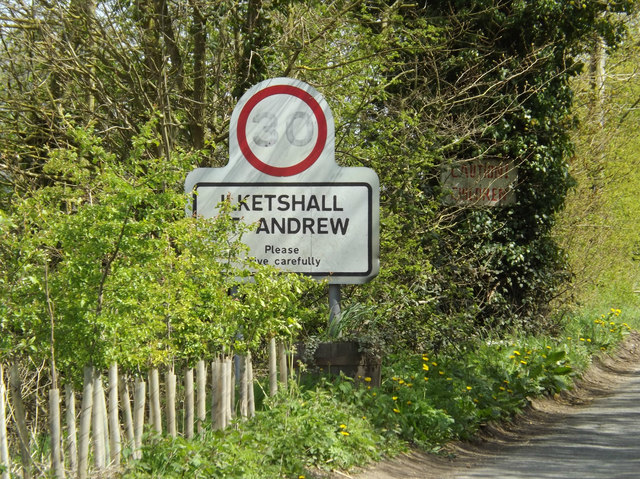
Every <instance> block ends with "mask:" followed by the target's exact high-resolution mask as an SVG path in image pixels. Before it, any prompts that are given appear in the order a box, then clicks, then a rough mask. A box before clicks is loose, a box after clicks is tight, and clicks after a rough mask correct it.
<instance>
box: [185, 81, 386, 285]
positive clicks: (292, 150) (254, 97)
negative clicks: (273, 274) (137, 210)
mask: <svg viewBox="0 0 640 479" xmlns="http://www.w3.org/2000/svg"><path fill="white" fill-rule="evenodd" d="M185 191H187V192H188V193H192V194H193V204H192V205H191V206H190V208H189V211H188V213H189V214H197V215H198V216H202V217H204V218H212V217H215V216H216V215H217V214H218V211H219V205H220V203H221V202H223V201H225V200H227V199H229V200H230V201H231V203H232V205H234V206H235V209H234V211H233V212H232V215H234V216H235V217H236V218H238V219H241V220H242V221H244V222H246V223H248V224H251V225H255V228H253V229H252V231H251V232H250V233H248V234H246V235H245V236H244V237H243V241H244V242H245V244H247V245H248V246H249V251H250V255H251V256H252V257H255V259H256V260H257V261H258V263H261V264H269V265H273V266H276V267H278V268H280V269H282V270H285V271H291V272H296V273H303V274H308V275H312V276H314V277H318V278H327V279H328V281H329V283H330V284H359V283H365V282H367V281H370V280H371V279H372V278H373V277H375V276H376V275H377V274H378V270H379V262H380V259H379V221H380V220H379V203H380V186H379V180H378V176H377V175H376V173H375V172H374V171H373V170H371V169H369V168H360V167H358V168H356V167H350V168H345V167H341V166H339V165H338V164H337V163H336V161H335V126H334V121H333V115H332V114H331V110H330V108H329V106H328V104H327V102H326V101H325V99H324V98H323V97H322V95H321V94H320V93H318V91H316V90H315V89H314V88H313V87H311V86H310V85H307V84H306V83H304V82H301V81H299V80H293V79H290V78H274V79H271V80H265V81H263V82H261V83H259V84H257V85H255V86H254V87H252V88H251V89H250V90H249V91H247V92H246V93H245V94H244V95H243V96H242V98H241V99H240V100H239V102H238V104H237V105H236V107H235V109H234V111H233V114H232V115H231V123H230V127H229V163H228V164H227V165H226V166H224V167H222V168H197V169H195V170H193V171H192V172H191V173H189V175H188V176H187V179H186V181H185Z"/></svg>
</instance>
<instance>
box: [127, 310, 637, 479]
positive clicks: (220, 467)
mask: <svg viewBox="0 0 640 479" xmlns="http://www.w3.org/2000/svg"><path fill="white" fill-rule="evenodd" d="M626 316H627V313H623V312H622V311H621V310H620V309H617V308H611V309H609V310H608V311H606V312H604V314H603V313H599V314H596V313H593V312H583V313H581V314H574V315H571V316H568V317H567V318H566V320H565V325H564V329H563V330H562V334H559V335H557V336H556V337H549V336H540V337H536V336H521V335H517V334H515V335H513V336H512V337H510V338H506V339H504V338H503V339H501V340H494V341H482V342H480V341H478V342H473V343H470V344H469V345H467V346H465V348H463V349H459V350H456V351H455V352H448V353H440V354H437V355H436V354H432V353H431V352H429V351H423V352H421V353H420V354H415V353H413V354H408V353H407V354H397V355H394V356H391V357H388V358H385V367H384V370H383V381H382V384H381V386H380V387H379V388H373V387H370V386H369V385H368V384H369V381H368V378H360V380H359V381H354V380H352V379H350V378H346V377H338V378H333V379H328V378H324V379H322V380H320V381H319V382H317V383H315V384H314V385H313V387H305V386H302V385H300V384H296V383H292V384H291V385H290V387H289V389H288V391H286V392H281V393H280V394H279V395H277V396H276V397H274V398H269V399H267V400H265V401H264V404H263V406H262V408H261V410H260V411H259V412H258V413H257V415H256V418H255V419H253V420H249V421H238V422H236V423H235V424H234V425H233V427H231V428H229V429H228V430H226V431H223V432H220V431H206V432H205V433H204V434H203V435H202V436H200V437H198V438H196V439H195V440H192V441H186V440H184V439H181V438H178V439H174V440H172V439H169V438H157V439H156V440H155V441H149V442H148V443H149V444H150V445H148V446H146V447H145V448H144V450H143V457H142V459H141V460H139V461H137V462H134V463H132V465H131V466H130V468H129V469H128V470H127V471H126V472H125V474H124V476H125V477H132V478H133V477H136V478H137V477H167V478H171V477H190V478H197V477H221V478H222V477H224V478H236V477H237V478H279V477H293V478H311V477H317V476H322V471H327V470H331V469H341V470H348V469H350V468H353V467H355V466H359V465H363V464H366V463H367V462H371V461H375V460H379V459H380V458H382V457H383V456H386V455H393V454H395V453H397V452H398V451H401V450H403V449H406V448H407V447H409V446H418V447H421V448H424V449H427V450H432V451H437V450H438V449H439V448H440V447H441V446H443V445H444V444H445V443H446V442H448V441H450V440H454V439H460V438H467V437H470V436H471V435H473V434H474V433H475V432H476V431H477V430H478V428H479V427H481V426H482V425H483V424H486V423H487V422H489V421H494V420H500V419H503V418H508V417H510V416H512V415H513V414H516V413H518V412H519V411H521V410H522V409H523V408H524V407H525V406H526V405H527V404H528V403H529V401H530V399H531V398H533V397H536V396H539V395H543V394H553V393H556V392H559V391H562V390H564V389H567V388H570V387H571V384H572V382H573V380H574V379H575V378H576V377H577V376H579V375H580V373H581V372H582V371H583V370H584V368H585V367H586V366H587V365H588V364H589V362H590V361H591V358H592V357H593V356H594V355H596V354H599V353H601V352H606V351H610V350H612V348H614V347H615V346H616V345H617V344H618V343H619V342H620V341H621V340H622V339H623V338H624V336H625V335H626V334H628V332H629V331H630V330H631V328H632V326H633V327H637V325H636V324H632V326H630V325H629V324H628V323H627V318H626Z"/></svg>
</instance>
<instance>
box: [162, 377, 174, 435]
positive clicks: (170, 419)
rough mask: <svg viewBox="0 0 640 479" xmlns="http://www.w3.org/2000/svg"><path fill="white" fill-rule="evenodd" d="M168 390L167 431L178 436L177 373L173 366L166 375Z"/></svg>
mask: <svg viewBox="0 0 640 479" xmlns="http://www.w3.org/2000/svg"><path fill="white" fill-rule="evenodd" d="M165 385H166V392H167V432H168V433H169V434H170V435H171V437H174V438H175V437H176V435H177V433H176V375H175V374H174V372H173V368H171V369H169V370H168V371H167V373H166V376H165Z"/></svg>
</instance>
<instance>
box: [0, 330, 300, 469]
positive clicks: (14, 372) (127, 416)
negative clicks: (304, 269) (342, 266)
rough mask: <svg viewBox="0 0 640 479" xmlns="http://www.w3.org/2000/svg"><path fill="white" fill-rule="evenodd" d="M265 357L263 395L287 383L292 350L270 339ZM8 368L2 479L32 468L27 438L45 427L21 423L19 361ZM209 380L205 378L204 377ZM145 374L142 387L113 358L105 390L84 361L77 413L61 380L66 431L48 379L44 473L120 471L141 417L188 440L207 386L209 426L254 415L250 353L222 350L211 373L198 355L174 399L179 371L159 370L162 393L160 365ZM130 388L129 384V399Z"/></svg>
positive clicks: (1, 404) (0, 430) (138, 438)
mask: <svg viewBox="0 0 640 479" xmlns="http://www.w3.org/2000/svg"><path fill="white" fill-rule="evenodd" d="M268 358H269V361H268V362H269V367H268V369H269V394H270V395H274V394H276V393H277V391H278V388H279V387H280V388H282V387H285V388H286V387H287V382H288V374H289V373H288V371H290V369H291V368H290V364H289V362H290V355H288V354H287V353H286V352H285V347H284V345H283V344H282V343H278V344H276V341H275V339H272V340H271V341H270V342H269V354H268ZM8 373H9V374H8V383H9V388H7V387H6V386H5V380H4V370H3V367H2V365H1V364H0V471H1V476H0V478H1V479H9V478H10V477H11V472H19V470H21V473H22V477H23V478H25V479H30V478H31V477H33V475H34V469H36V468H37V467H38V466H37V465H36V464H34V461H33V460H32V455H31V449H30V444H31V443H32V441H31V437H32V435H33V436H38V435H39V434H42V433H43V432H44V431H31V432H30V431H29V428H28V426H27V411H26V407H25V404H24V402H23V398H22V393H21V391H22V385H21V378H20V372H19V368H18V365H17V364H11V365H10V366H9V369H8ZM208 378H210V381H207V380H208ZM147 379H148V388H147V382H146V381H145V378H144V377H142V376H136V377H134V378H133V380H130V379H129V378H128V377H126V376H125V375H123V374H120V373H119V370H118V365H117V364H115V363H113V364H112V365H111V367H110V368H109V371H108V381H107V387H106V390H105V387H104V385H103V378H102V374H101V373H100V372H99V371H98V370H97V369H96V368H95V367H93V366H85V368H84V387H83V391H82V402H81V404H80V411H79V413H77V411H76V397H75V392H74V390H73V388H72V386H71V385H70V384H66V385H65V390H64V413H65V414H64V417H65V420H64V422H65V426H66V434H64V435H63V434H62V428H61V423H62V420H61V409H62V407H61V403H62V401H61V397H60V390H59V389H58V388H57V387H55V386H56V384H55V383H56V382H57V381H54V384H53V387H52V388H51V389H50V390H49V397H48V426H49V435H50V440H51V460H50V465H49V467H50V474H51V475H53V476H54V477H57V478H64V477H67V475H68V476H70V477H76V478H78V479H85V478H87V477H89V474H90V473H91V476H92V477H93V476H102V477H105V476H108V475H111V474H112V473H115V472H117V471H118V470H120V466H121V461H122V457H123V446H125V445H126V447H127V448H128V449H129V450H131V451H132V453H131V457H133V458H134V459H139V458H140V457H141V450H142V439H143V431H144V426H145V416H146V419H147V424H148V427H149V428H150V429H151V430H152V431H154V432H155V433H156V434H163V433H166V434H168V435H170V436H172V437H177V435H178V434H181V435H183V436H184V437H185V438H187V439H191V438H193V437H194V435H195V434H196V433H198V434H200V433H202V431H203V429H204V427H206V426H205V423H206V422H207V391H208V390H209V391H210V395H209V403H210V405H211V406H210V418H209V421H210V427H212V428H213V429H224V428H226V427H227V426H228V425H229V424H230V422H231V421H232V419H233V418H234V416H236V415H238V416H239V417H241V418H250V417H253V416H254V415H255V400H254V395H253V392H254V387H253V385H254V377H253V366H252V362H251V355H250V354H247V355H238V356H235V357H234V358H232V357H230V356H224V357H222V356H221V357H219V358H217V359H215V360H214V361H212V362H211V363H210V368H209V373H207V364H206V363H205V361H203V360H201V361H198V362H197V364H196V367H195V368H187V369H185V370H184V378H183V394H181V395H180V401H178V399H177V394H176V390H177V376H176V373H175V370H174V369H173V368H169V369H168V370H167V371H166V372H165V373H164V396H163V397H162V396H161V388H160V372H159V370H158V369H157V368H153V369H151V370H149V372H148V376H147ZM207 382H209V385H207ZM130 386H132V387H133V403H132V401H131V394H130ZM147 389H148V390H147ZM163 399H164V401H163ZM178 402H181V403H182V410H183V415H182V420H181V421H180V423H181V424H180V425H181V426H182V427H181V428H179V427H178V426H179V424H178V420H177V413H176V411H177V410H178V408H179V406H180V404H178ZM163 411H164V413H165V414H164V416H165V418H164V421H163V418H162V416H163ZM10 420H11V421H10ZM178 429H181V430H180V431H178ZM9 438H11V441H10V440H9ZM12 443H13V444H12ZM10 445H11V446H13V448H10ZM90 449H91V450H92V452H93V455H92V457H93V461H92V462H93V464H92V465H90V464H89V462H90V461H89V458H90V454H89V453H90ZM13 450H19V451H20V465H17V464H15V465H14V463H13V461H12V459H11V454H10V452H11V451H13ZM91 466H92V467H91ZM40 467H41V468H42V466H40ZM37 472H38V473H44V472H45V471H37Z"/></svg>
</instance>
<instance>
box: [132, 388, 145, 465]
mask: <svg viewBox="0 0 640 479" xmlns="http://www.w3.org/2000/svg"><path fill="white" fill-rule="evenodd" d="M145 397H146V384H145V382H144V381H143V380H142V379H141V378H140V377H137V376H136V380H135V386H134V390H133V438H134V439H133V445H134V449H133V457H134V459H140V457H141V449H142V430H143V428H144V403H145Z"/></svg>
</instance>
